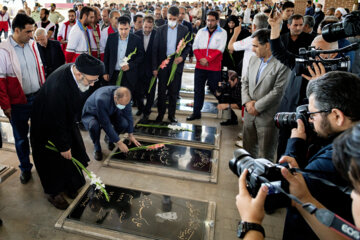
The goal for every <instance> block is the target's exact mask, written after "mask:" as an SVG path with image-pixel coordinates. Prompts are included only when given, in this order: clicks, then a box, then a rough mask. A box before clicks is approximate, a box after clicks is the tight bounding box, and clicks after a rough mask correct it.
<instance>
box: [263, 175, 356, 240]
mask: <svg viewBox="0 0 360 240" xmlns="http://www.w3.org/2000/svg"><path fill="white" fill-rule="evenodd" d="M294 171H295V172H299V173H302V171H301V170H298V169H292V172H294ZM306 174H308V173H306ZM308 176H311V175H309V174H308ZM313 177H315V176H312V178H313ZM258 178H259V179H260V180H261V181H263V182H264V183H267V184H270V185H271V186H272V187H274V188H275V189H276V190H278V191H279V192H281V193H283V194H285V195H286V196H287V197H289V198H290V199H291V200H294V201H295V202H296V203H298V204H300V205H301V206H302V208H303V209H305V211H307V212H308V213H310V214H315V217H316V219H317V220H318V221H319V222H321V223H322V224H324V225H325V226H327V227H329V228H331V229H332V230H334V231H336V232H337V233H339V234H341V235H342V236H343V237H345V238H347V239H353V240H359V239H360V231H359V230H358V229H357V228H356V227H355V226H354V225H352V224H351V223H349V222H347V221H346V220H344V219H343V218H341V217H339V216H338V215H336V214H335V213H333V212H331V211H329V210H328V209H324V208H320V209H318V208H317V207H316V206H315V205H314V204H312V203H303V202H301V201H300V200H299V199H298V198H297V197H295V196H294V195H292V194H290V193H287V192H285V191H284V190H283V189H282V188H281V187H280V186H277V185H275V184H272V183H271V182H270V181H269V180H268V179H267V178H265V177H262V176H258ZM313 179H317V180H321V181H324V183H325V182H328V183H330V184H331V185H330V186H336V187H339V186H337V185H335V184H333V183H331V182H330V181H327V180H325V179H321V178H318V177H315V178H313ZM325 184H327V183H325ZM327 185H329V184H327Z"/></svg>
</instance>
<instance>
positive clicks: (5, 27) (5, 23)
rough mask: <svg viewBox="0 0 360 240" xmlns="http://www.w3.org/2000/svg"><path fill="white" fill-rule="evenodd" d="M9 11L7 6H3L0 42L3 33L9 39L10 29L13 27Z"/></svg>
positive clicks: (0, 19) (0, 13)
mask: <svg viewBox="0 0 360 240" xmlns="http://www.w3.org/2000/svg"><path fill="white" fill-rule="evenodd" d="M7 10H8V8H7V7H6V6H3V8H2V10H1V11H0V42H1V35H2V33H3V32H4V35H5V39H7V38H8V31H9V27H11V23H10V16H9V14H8V13H7Z"/></svg>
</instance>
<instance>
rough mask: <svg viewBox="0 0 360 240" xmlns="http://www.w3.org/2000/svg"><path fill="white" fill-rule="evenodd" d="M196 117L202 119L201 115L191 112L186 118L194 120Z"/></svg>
mask: <svg viewBox="0 0 360 240" xmlns="http://www.w3.org/2000/svg"><path fill="white" fill-rule="evenodd" d="M195 119H201V115H194V114H191V115H190V116H188V117H187V118H186V121H193V120H195Z"/></svg>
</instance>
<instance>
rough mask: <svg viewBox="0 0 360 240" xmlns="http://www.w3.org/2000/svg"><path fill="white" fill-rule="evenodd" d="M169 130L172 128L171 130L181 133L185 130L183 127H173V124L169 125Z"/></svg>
mask: <svg viewBox="0 0 360 240" xmlns="http://www.w3.org/2000/svg"><path fill="white" fill-rule="evenodd" d="M168 128H170V129H171V130H174V131H181V130H183V128H182V127H181V126H178V125H171V124H169V125H168Z"/></svg>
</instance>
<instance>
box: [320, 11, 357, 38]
mask: <svg viewBox="0 0 360 240" xmlns="http://www.w3.org/2000/svg"><path fill="white" fill-rule="evenodd" d="M321 32H322V36H323V38H324V40H325V41H327V42H335V41H337V40H340V39H344V38H347V37H353V36H356V35H360V11H353V12H352V13H350V14H346V15H345V16H344V18H343V20H342V21H341V22H338V23H330V24H327V25H326V26H324V27H323V29H322V30H321Z"/></svg>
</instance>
